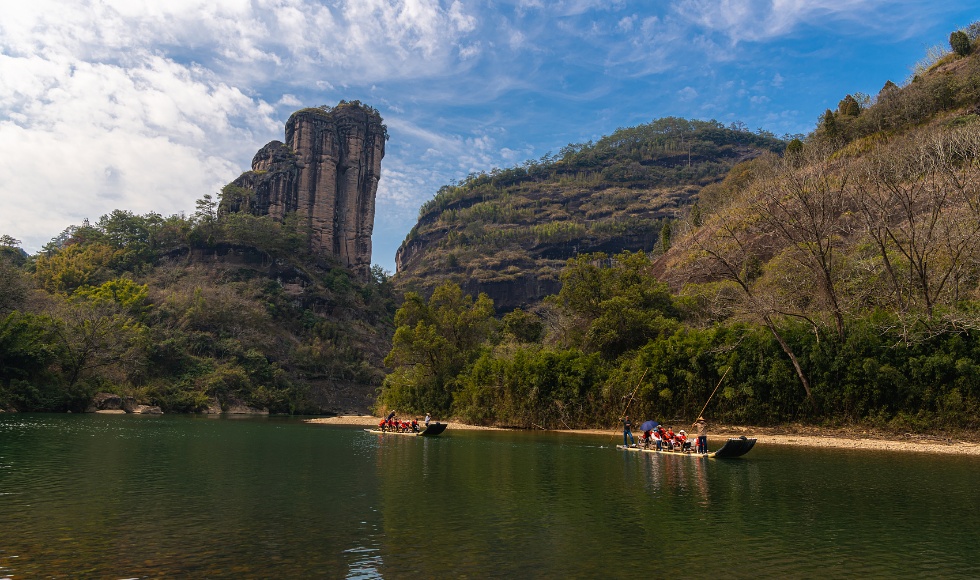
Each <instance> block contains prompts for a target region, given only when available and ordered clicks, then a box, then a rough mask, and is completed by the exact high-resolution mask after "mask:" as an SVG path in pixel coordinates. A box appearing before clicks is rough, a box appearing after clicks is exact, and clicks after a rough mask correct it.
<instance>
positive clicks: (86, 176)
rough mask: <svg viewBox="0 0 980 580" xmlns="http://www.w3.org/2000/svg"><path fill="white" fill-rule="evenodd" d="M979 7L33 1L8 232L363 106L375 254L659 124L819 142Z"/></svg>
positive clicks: (5, 118)
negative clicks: (430, 218) (525, 174)
mask: <svg viewBox="0 0 980 580" xmlns="http://www.w3.org/2000/svg"><path fill="white" fill-rule="evenodd" d="M975 20H980V2H957V3H944V2H935V1H934V0H933V1H929V2H927V1H924V0H896V1H877V2H875V1H870V0H769V1H753V0H673V1H671V2H659V1H653V0H648V1H628V0H603V1H598V0H558V1H546V0H496V1H492V0H484V1H470V0H441V1H440V0H320V1H314V0H212V1H203V0H168V1H166V2H159V1H157V0H142V1H140V0H70V1H60V0H31V1H30V2H18V3H16V4H14V5H13V6H8V7H5V8H4V15H3V18H2V19H0V208H2V209H0V234H9V235H12V236H13V237H15V238H17V239H19V240H21V241H22V242H23V244H22V245H23V247H24V248H25V249H26V250H28V251H29V252H34V251H36V250H38V249H39V248H40V247H41V246H42V245H44V244H45V243H46V242H47V241H48V240H50V239H51V238H52V237H54V236H56V235H57V234H58V233H59V232H61V231H62V230H63V229H64V228H65V227H67V226H69V225H72V224H78V223H81V221H82V220H83V219H85V218H89V219H90V220H93V221H94V220H97V219H98V218H99V217H100V216H101V215H103V214H106V213H109V212H110V211H112V210H114V209H126V210H130V211H134V212H136V213H141V214H142V213H147V212H150V211H155V212H158V213H161V214H164V215H169V214H174V213H178V212H182V211H183V212H187V213H191V212H192V211H193V209H194V202H195V200H197V199H198V198H200V197H201V196H202V195H204V194H207V193H211V194H214V193H216V192H217V191H218V190H219V189H220V188H221V186H222V185H224V184H225V183H228V182H229V181H231V180H232V179H234V178H235V177H237V176H238V175H239V174H240V173H241V172H242V171H244V170H246V169H248V168H249V165H250V162H251V158H252V155H254V153H255V152H256V151H257V150H258V149H259V148H260V147H261V146H262V145H264V144H265V143H267V142H269V141H271V140H273V139H280V140H281V139H282V138H283V135H282V134H283V124H284V123H285V120H286V119H287V118H288V117H289V114H290V113H292V112H293V111H294V110H296V109H298V108H302V107H306V106H316V105H322V104H328V105H332V104H336V102H337V101H339V100H341V99H347V100H352V99H359V100H361V101H363V102H365V103H367V104H370V105H372V106H374V107H376V108H377V109H378V110H379V111H380V112H381V114H382V116H383V117H384V119H385V122H386V124H387V125H388V130H389V133H390V135H391V139H390V141H389V142H388V146H387V154H386V156H385V159H384V161H383V162H382V178H381V183H380V184H379V191H378V200H377V216H376V219H375V231H374V262H375V263H377V264H380V265H381V266H383V267H384V268H386V269H388V270H391V271H394V254H395V250H396V249H397V248H398V245H399V244H400V243H401V241H402V239H404V237H405V235H406V234H407V233H408V231H409V229H411V227H412V225H414V223H415V219H416V217H417V212H418V208H419V206H420V205H421V204H422V203H423V202H424V201H426V200H427V199H429V198H431V197H432V196H433V195H434V193H435V192H436V190H438V188H439V187H440V186H441V185H444V184H446V183H449V182H451V181H453V180H459V179H462V178H463V177H465V176H466V175H467V174H468V173H471V172H478V171H481V170H490V169H492V168H493V167H508V166H511V165H514V164H517V163H521V162H522V161H524V160H526V159H528V158H535V159H537V158H540V157H541V156H542V155H544V154H546V153H548V152H553V153H557V152H558V150H559V149H560V148H561V147H563V146H564V145H566V144H568V143H577V142H583V141H588V140H590V139H596V138H598V137H600V136H602V135H604V134H608V133H610V132H612V131H613V130H615V129H616V128H618V127H625V126H632V125H637V124H640V123H645V122H649V121H650V120H652V119H655V118H658V117H664V116H680V117H686V118H697V119H716V120H718V121H722V122H724V123H726V124H728V123H731V122H734V121H741V122H743V123H745V124H746V125H747V126H748V127H749V128H751V129H753V130H755V129H758V128H763V129H766V130H768V131H772V132H773V133H776V134H777V135H784V134H792V133H805V132H808V131H810V130H811V129H812V128H813V127H814V125H815V122H816V119H817V117H818V116H819V115H820V114H821V113H822V112H823V111H824V110H825V109H827V108H833V107H835V106H836V104H837V101H839V100H840V99H841V98H842V97H843V96H844V95H845V94H847V93H853V92H856V91H859V92H863V93H867V94H871V95H874V94H876V93H877V92H878V90H879V89H880V88H881V86H882V85H883V84H884V83H885V81H887V80H892V81H893V82H896V83H899V84H901V83H903V82H905V80H906V79H907V78H908V77H909V76H910V73H911V70H912V67H913V66H914V65H915V64H916V63H917V62H919V61H922V60H923V59H924V58H925V57H926V55H927V53H928V52H929V50H930V49H931V48H933V47H937V46H938V47H942V48H948V45H947V43H946V42H947V39H948V37H949V33H950V32H951V31H952V30H955V29H957V28H962V27H965V26H967V25H968V24H970V23H971V22H973V21H975Z"/></svg>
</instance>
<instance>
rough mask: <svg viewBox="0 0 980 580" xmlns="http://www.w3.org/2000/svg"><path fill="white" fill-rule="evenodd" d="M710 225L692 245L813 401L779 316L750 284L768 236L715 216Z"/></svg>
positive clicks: (694, 236) (695, 234) (695, 235)
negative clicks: (738, 294) (730, 285)
mask: <svg viewBox="0 0 980 580" xmlns="http://www.w3.org/2000/svg"><path fill="white" fill-rule="evenodd" d="M712 221H713V225H714V227H703V228H700V229H698V230H695V231H693V232H692V233H691V239H692V241H693V242H694V245H695V246H697V247H698V248H699V249H700V250H701V251H702V252H703V253H704V256H706V257H707V258H708V261H709V262H710V263H711V264H713V265H714V266H716V268H715V270H716V272H715V273H716V274H718V275H720V276H721V277H723V278H726V279H728V280H731V281H732V282H734V283H735V284H736V285H738V287H739V288H740V289H741V291H742V295H743V297H744V298H745V307H746V308H747V309H748V310H749V312H751V313H752V314H753V315H754V316H756V317H758V318H759V319H760V320H761V321H762V323H763V324H765V325H766V328H768V329H769V331H770V332H771V333H772V335H773V337H774V338H775V339H776V342H778V343H779V346H780V348H782V349H783V352H784V353H786V356H787V357H789V359H790V362H792V364H793V368H794V369H795V370H796V376H797V377H798V378H799V379H800V384H802V385H803V390H804V391H805V392H806V396H807V399H808V400H810V401H812V400H813V393H812V392H811V390H810V381H809V379H808V378H807V376H806V373H804V372H803V367H802V366H801V365H800V361H799V359H798V358H797V356H796V353H795V352H794V351H793V348H792V347H791V346H790V344H789V343H788V342H787V341H786V339H785V338H784V337H783V335H782V332H780V330H779V327H778V325H777V324H776V318H775V316H776V315H779V314H782V313H781V312H778V311H777V310H775V309H774V308H773V303H772V301H770V300H767V299H766V298H765V297H764V296H761V295H759V294H758V293H757V292H756V291H755V290H754V288H753V280H754V278H755V277H757V275H758V270H759V268H760V265H761V263H762V258H763V256H761V255H760V254H762V252H760V247H761V246H766V245H767V242H766V241H765V240H764V238H765V237H766V236H767V235H768V234H766V233H765V232H761V231H759V230H757V229H755V228H754V227H753V226H752V225H747V224H746V223H745V222H740V223H736V222H733V221H731V220H729V219H727V218H726V217H725V216H723V215H716V216H714V219H713V220H712Z"/></svg>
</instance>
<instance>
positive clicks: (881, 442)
mask: <svg viewBox="0 0 980 580" xmlns="http://www.w3.org/2000/svg"><path fill="white" fill-rule="evenodd" d="M379 421H381V418H380V417H372V416H370V415H338V416H336V417H318V418H316V419H307V420H306V421H305V422H306V423H312V424H321V425H357V426H362V427H376V426H377V425H378V422H379ZM447 424H448V425H449V426H448V429H451V430H468V431H472V430H476V431H515V430H516V429H508V428H504V427H483V426H479V425H467V424H465V423H459V422H457V421H448V422H447ZM552 432H554V433H577V434H582V435H614V434H618V435H622V431H620V430H618V429H615V430H613V429H561V430H553V431H552ZM634 435H635V433H634ZM742 435H745V436H746V437H755V438H756V439H758V442H759V443H760V444H763V445H786V446H794V447H818V448H825V449H826V448H832V449H856V450H862V451H896V452H912V453H929V454H941V455H963V456H980V442H977V441H965V440H962V439H959V438H956V437H945V436H929V435H919V434H912V433H906V434H904V435H896V434H893V433H884V432H879V431H874V430H870V429H867V428H858V427H855V428H851V429H846V428H818V427H809V426H803V425H787V426H783V427H743V426H733V425H717V426H715V427H714V428H709V431H708V443H709V445H710V446H712V447H713V446H716V445H717V442H718V441H719V440H721V439H727V438H729V437H740V436H742ZM709 448H710V447H709Z"/></svg>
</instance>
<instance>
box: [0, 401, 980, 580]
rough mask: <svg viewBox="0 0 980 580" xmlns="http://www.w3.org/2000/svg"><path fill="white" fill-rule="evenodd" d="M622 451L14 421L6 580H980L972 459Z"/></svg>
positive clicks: (263, 423)
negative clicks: (432, 579) (710, 456)
mask: <svg viewBox="0 0 980 580" xmlns="http://www.w3.org/2000/svg"><path fill="white" fill-rule="evenodd" d="M618 439H619V437H618V436H614V435H612V434H610V436H608V437H590V436H581V435H560V434H535V433H508V432H472V431H471V432H461V431H455V432H453V431H447V432H446V433H445V434H444V435H443V436H441V437H439V438H434V439H423V438H409V437H396V436H388V437H386V438H381V437H379V436H376V435H370V434H367V433H365V432H364V431H362V430H361V429H359V428H353V427H341V426H324V425H308V424H304V423H301V422H299V421H298V420H295V419H276V418H271V419H210V418H196V417H176V416H164V417H141V416H125V415H124V416H116V415H113V416H105V415H17V414H7V415H0V578H7V577H12V578H44V577H56V578H57V577H71V578H141V577H157V576H167V577H212V578H218V577H234V578H273V577H280V578H281V577H294V578H304V577H324V578H381V577H384V578H390V579H394V578H423V577H428V576H438V577H446V578H485V577H517V578H644V577H663V578H671V577H676V578H690V577H701V578H703V577H710V576H712V575H714V576H715V577H718V578H721V577H726V578H727V577H736V578H738V577H742V578H755V577H760V576H762V577H787V576H792V577H812V578H836V577H842V576H843V577H857V576H864V577H886V576H887V577H943V578H952V577H963V578H977V577H980V552H978V548H980V485H978V484H980V461H978V460H977V459H973V458H947V457H932V456H923V455H902V454H895V453H887V454H871V453H867V452H839V451H837V452H834V451H821V450H801V449H792V448H780V447H773V446H770V447H768V448H767V447H765V446H759V447H756V449H754V450H753V451H752V452H751V453H750V454H749V455H747V456H746V457H744V458H742V459H738V460H732V461H727V462H725V461H701V460H693V459H690V458H684V457H657V456H648V455H641V454H628V453H624V452H622V451H616V450H614V449H612V448H611V447H612V446H613V445H614V444H615V443H616V441H617V440H618ZM715 443H717V442H715ZM714 446H715V445H713V447H714Z"/></svg>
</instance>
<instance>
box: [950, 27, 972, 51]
mask: <svg viewBox="0 0 980 580" xmlns="http://www.w3.org/2000/svg"><path fill="white" fill-rule="evenodd" d="M949 46H950V48H952V49H953V52H955V53H956V54H958V55H960V56H966V55H968V54H970V37H969V36H967V35H966V33H965V32H963V31H962V30H957V31H955V32H953V33H952V34H950V35H949Z"/></svg>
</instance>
